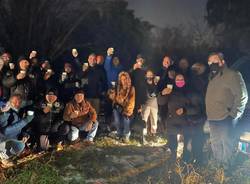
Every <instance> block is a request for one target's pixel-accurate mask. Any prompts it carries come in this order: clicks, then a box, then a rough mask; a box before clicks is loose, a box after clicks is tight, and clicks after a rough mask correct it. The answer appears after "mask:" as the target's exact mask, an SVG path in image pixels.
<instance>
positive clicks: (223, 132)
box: [209, 117, 234, 164]
mask: <svg viewBox="0 0 250 184" xmlns="http://www.w3.org/2000/svg"><path fill="white" fill-rule="evenodd" d="M209 128H210V141H211V147H212V151H213V155H214V158H215V159H216V160H217V161H218V162H220V163H221V164H224V163H225V164H226V163H229V161H230V159H231V158H232V155H233V149H234V136H233V134H232V130H233V119H232V118H231V117H228V118H226V119H224V120H220V121H209Z"/></svg>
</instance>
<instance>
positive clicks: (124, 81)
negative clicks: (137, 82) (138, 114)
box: [108, 72, 135, 142]
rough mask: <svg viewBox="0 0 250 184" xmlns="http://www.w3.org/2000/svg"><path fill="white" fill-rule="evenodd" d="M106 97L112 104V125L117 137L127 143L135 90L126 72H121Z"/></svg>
mask: <svg viewBox="0 0 250 184" xmlns="http://www.w3.org/2000/svg"><path fill="white" fill-rule="evenodd" d="M108 97H109V98H110V99H111V100H112V102H113V115H114V124H115V126H116V129H117V136H118V137H119V138H122V140H123V141H124V142H128V141H129V137H130V123H131V120H132V115H133V111H134V107H135V88H134V87H133V86H132V85H131V78H130V76H129V74H128V73H127V72H121V73H120V74H119V77H118V84H117V86H116V88H115V89H110V90H109V91H108Z"/></svg>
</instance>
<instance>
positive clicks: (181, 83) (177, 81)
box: [175, 74, 185, 88]
mask: <svg viewBox="0 0 250 184" xmlns="http://www.w3.org/2000/svg"><path fill="white" fill-rule="evenodd" d="M175 85H176V86H177V87H178V88H182V87H184V86H185V79H184V76H183V75H181V74H179V75H176V77H175Z"/></svg>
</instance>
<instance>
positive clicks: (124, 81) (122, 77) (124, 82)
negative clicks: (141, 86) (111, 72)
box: [120, 75, 127, 86]
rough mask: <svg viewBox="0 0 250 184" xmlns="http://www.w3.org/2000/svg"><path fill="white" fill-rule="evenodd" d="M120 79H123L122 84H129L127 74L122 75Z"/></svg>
mask: <svg viewBox="0 0 250 184" xmlns="http://www.w3.org/2000/svg"><path fill="white" fill-rule="evenodd" d="M120 80H121V85H122V86H126V84H127V77H126V76H125V75H122V76H121V79H120Z"/></svg>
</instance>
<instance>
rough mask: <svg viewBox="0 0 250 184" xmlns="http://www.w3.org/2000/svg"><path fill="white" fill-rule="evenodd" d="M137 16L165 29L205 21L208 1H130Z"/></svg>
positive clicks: (130, 6)
mask: <svg viewBox="0 0 250 184" xmlns="http://www.w3.org/2000/svg"><path fill="white" fill-rule="evenodd" d="M128 2H129V8H130V9H133V10H135V15H136V16H137V17H140V18H142V20H147V21H150V22H151V23H152V24H154V25H156V26H159V27H165V26H167V25H170V26H177V25H179V24H186V23H188V22H189V21H190V20H193V19H198V20H199V21H201V20H204V15H205V7H206V2H207V0H128Z"/></svg>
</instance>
